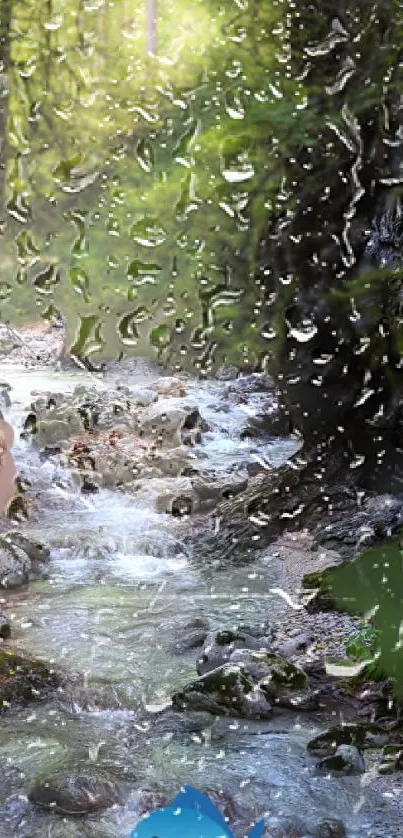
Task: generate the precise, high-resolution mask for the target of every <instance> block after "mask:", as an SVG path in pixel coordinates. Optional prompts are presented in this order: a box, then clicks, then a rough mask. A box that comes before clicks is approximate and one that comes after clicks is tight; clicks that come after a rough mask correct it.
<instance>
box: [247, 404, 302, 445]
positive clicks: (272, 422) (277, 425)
mask: <svg viewBox="0 0 403 838" xmlns="http://www.w3.org/2000/svg"><path fill="white" fill-rule="evenodd" d="M290 434H291V428H290V420H289V418H288V417H287V416H285V415H284V414H283V413H281V411H280V410H279V409H278V407H277V405H275V404H274V405H268V406H267V411H266V412H265V413H264V414H259V415H258V416H251V417H249V419H248V422H247V424H246V426H245V428H244V429H243V430H242V431H241V435H240V436H241V439H262V438H265V437H267V436H270V437H273V436H278V437H283V436H290Z"/></svg>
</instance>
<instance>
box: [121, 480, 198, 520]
mask: <svg viewBox="0 0 403 838" xmlns="http://www.w3.org/2000/svg"><path fill="white" fill-rule="evenodd" d="M132 491H133V492H134V493H135V495H136V498H137V499H139V500H141V499H144V500H145V501H146V500H147V501H148V502H149V503H153V504H154V508H155V509H156V511H157V512H161V513H165V514H168V515H181V514H190V513H191V512H195V511H196V510H197V508H198V502H197V498H196V495H195V493H194V491H193V487H192V482H191V480H190V479H189V478H188V477H164V478H147V479H142V480H136V481H135V482H134V483H133V484H132Z"/></svg>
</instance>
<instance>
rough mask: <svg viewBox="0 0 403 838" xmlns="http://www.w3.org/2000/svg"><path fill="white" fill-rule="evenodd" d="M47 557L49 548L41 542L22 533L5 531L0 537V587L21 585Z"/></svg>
mask: <svg viewBox="0 0 403 838" xmlns="http://www.w3.org/2000/svg"><path fill="white" fill-rule="evenodd" d="M49 557H50V550H49V549H48V547H47V546H46V545H44V544H42V543H41V542H37V541H33V540H32V539H30V538H28V537H27V536H25V535H23V534H22V533H18V532H13V531H10V532H7V533H5V534H4V535H2V536H1V537H0V588H15V587H18V586H19V585H23V584H24V583H25V582H27V581H28V579H29V576H30V574H31V572H32V571H33V570H37V569H39V568H40V567H41V565H43V564H44V563H45V562H46V561H47V560H48V559H49Z"/></svg>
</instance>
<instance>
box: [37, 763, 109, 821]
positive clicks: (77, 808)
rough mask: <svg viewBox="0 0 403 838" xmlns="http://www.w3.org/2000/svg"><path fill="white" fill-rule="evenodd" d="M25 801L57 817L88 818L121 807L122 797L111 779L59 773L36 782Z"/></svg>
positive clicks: (99, 776)
mask: <svg viewBox="0 0 403 838" xmlns="http://www.w3.org/2000/svg"><path fill="white" fill-rule="evenodd" d="M28 800H29V801H30V802H31V803H34V804H35V805H36V806H41V807H42V808H44V809H48V810H49V811H50V812H55V813H56V814H58V815H89V814H92V813H94V812H100V811H103V810H104V809H110V808H111V807H112V806H116V805H118V804H120V803H121V802H122V794H121V790H120V788H119V786H118V785H117V783H116V782H115V781H114V780H112V779H111V778H110V777H106V776H102V775H97V774H89V773H85V774H84V773H83V774H64V773H61V774H56V775H55V776H54V777H51V778H49V779H44V780H37V782H36V783H34V784H33V785H32V786H31V788H30V789H29V792H28Z"/></svg>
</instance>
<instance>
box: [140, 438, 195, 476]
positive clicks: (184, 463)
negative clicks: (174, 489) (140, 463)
mask: <svg viewBox="0 0 403 838" xmlns="http://www.w3.org/2000/svg"><path fill="white" fill-rule="evenodd" d="M151 463H152V464H153V465H154V466H155V467H156V468H157V469H159V471H161V472H162V474H164V475H165V474H166V475H167V477H181V476H183V477H189V476H192V475H194V474H197V472H198V470H199V459H198V457H196V455H195V454H193V452H192V451H189V448H188V446H185V445H180V446H178V448H171V449H170V450H169V451H156V452H154V453H153V454H152V457H151ZM188 471H190V474H188V473H185V472H188Z"/></svg>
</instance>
